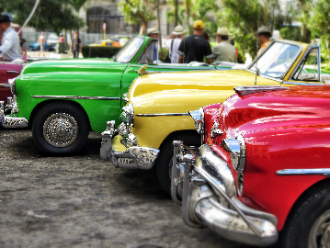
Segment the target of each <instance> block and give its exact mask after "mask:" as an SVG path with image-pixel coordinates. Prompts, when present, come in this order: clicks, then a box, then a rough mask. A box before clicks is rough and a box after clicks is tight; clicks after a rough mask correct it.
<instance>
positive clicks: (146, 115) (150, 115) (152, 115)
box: [136, 113, 189, 117]
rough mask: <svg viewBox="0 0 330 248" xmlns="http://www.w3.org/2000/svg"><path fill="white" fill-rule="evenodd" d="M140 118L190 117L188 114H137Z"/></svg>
mask: <svg viewBox="0 0 330 248" xmlns="http://www.w3.org/2000/svg"><path fill="white" fill-rule="evenodd" d="M136 116H138V117H156V116H189V114H188V113H160V114H137V115H136Z"/></svg>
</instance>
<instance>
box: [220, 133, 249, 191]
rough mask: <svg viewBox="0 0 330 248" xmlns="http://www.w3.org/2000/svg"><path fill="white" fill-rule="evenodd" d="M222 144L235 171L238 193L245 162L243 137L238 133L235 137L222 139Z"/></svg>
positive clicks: (240, 189) (242, 179)
mask: <svg viewBox="0 0 330 248" xmlns="http://www.w3.org/2000/svg"><path fill="white" fill-rule="evenodd" d="M222 146H223V147H224V149H225V150H226V151H227V152H229V153H230V156H231V162H232V165H233V167H234V169H235V170H236V172H237V185H238V193H239V194H240V195H242V193H243V182H244V171H245V164H246V147H245V141H244V137H243V136H242V135H239V136H237V137H236V139H223V140H222Z"/></svg>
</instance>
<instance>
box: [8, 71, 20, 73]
mask: <svg viewBox="0 0 330 248" xmlns="http://www.w3.org/2000/svg"><path fill="white" fill-rule="evenodd" d="M7 73H13V74H19V71H7Z"/></svg>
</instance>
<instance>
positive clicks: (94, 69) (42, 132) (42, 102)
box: [0, 36, 224, 154]
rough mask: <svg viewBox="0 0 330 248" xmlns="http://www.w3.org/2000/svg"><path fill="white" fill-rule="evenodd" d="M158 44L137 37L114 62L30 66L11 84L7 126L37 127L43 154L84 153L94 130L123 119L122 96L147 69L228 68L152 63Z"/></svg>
mask: <svg viewBox="0 0 330 248" xmlns="http://www.w3.org/2000/svg"><path fill="white" fill-rule="evenodd" d="M157 44H158V40H154V39H151V38H150V37H145V36H136V37H133V38H132V39H131V40H130V41H129V42H127V44H126V45H125V46H124V47H123V48H122V49H121V50H120V51H119V52H118V54H117V55H116V56H115V57H114V58H112V59H106V58H104V59H98V58H96V59H66V60H56V61H42V62H35V63H30V64H28V65H26V66H25V67H24V68H23V70H22V73H21V75H20V76H18V77H16V78H14V79H12V80H9V83H10V85H11V90H12V92H13V94H14V99H13V104H12V109H11V114H10V115H7V116H5V115H4V107H3V105H4V103H3V102H2V103H0V120H1V124H2V126H3V127H5V128H23V127H28V126H31V127H32V133H33V138H34V140H35V142H36V144H37V146H38V147H39V148H40V149H41V150H42V151H43V152H48V153H53V154H67V153H72V152H76V151H79V150H80V149H81V148H82V147H83V146H84V144H85V142H86V140H87V137H88V133H89V131H90V130H93V131H95V132H102V131H104V129H105V128H106V121H107V120H109V119H115V120H119V119H118V116H119V114H120V112H121V107H123V106H124V105H125V99H124V98H122V96H123V93H125V92H127V91H128V88H129V86H130V85H131V83H132V81H133V80H134V79H135V78H136V77H138V75H139V74H138V73H137V70H139V69H140V67H141V66H143V65H145V64H148V71H149V72H150V71H153V72H155V71H157V72H158V71H159V72H162V71H182V70H217V69H224V67H220V66H215V65H211V66H208V65H205V64H201V63H192V64H181V65H175V64H161V63H158V61H157V60H156V61H155V60H153V58H154V57H156V58H157V55H156V56H155V54H154V52H157V49H155V47H157Z"/></svg>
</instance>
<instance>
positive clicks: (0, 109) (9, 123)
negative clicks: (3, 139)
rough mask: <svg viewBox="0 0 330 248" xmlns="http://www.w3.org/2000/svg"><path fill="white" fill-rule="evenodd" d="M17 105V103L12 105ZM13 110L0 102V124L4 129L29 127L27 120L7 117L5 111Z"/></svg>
mask: <svg viewBox="0 0 330 248" xmlns="http://www.w3.org/2000/svg"><path fill="white" fill-rule="evenodd" d="M12 104H15V103H12ZM11 109H12V108H11V107H10V106H9V103H7V105H6V107H5V103H4V102H3V101H0V123H1V125H2V126H3V127H4V128H25V127H28V126H29V123H28V121H27V119H25V118H20V117H14V116H5V111H9V110H11Z"/></svg>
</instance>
